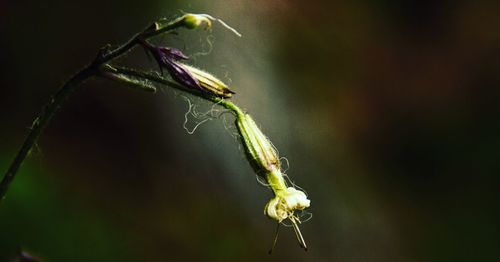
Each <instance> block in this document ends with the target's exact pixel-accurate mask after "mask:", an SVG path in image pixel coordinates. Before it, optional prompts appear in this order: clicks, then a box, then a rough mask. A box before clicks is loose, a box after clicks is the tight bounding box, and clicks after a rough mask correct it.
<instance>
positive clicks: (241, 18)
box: [0, 0, 500, 261]
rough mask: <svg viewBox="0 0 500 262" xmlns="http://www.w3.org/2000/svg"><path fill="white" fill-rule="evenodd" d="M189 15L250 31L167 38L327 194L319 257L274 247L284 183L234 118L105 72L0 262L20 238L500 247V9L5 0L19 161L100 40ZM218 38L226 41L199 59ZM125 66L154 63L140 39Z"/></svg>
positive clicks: (8, 87)
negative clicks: (192, 107) (275, 188)
mask: <svg viewBox="0 0 500 262" xmlns="http://www.w3.org/2000/svg"><path fill="white" fill-rule="evenodd" d="M179 10H183V11H186V12H194V13H209V14H212V15H214V16H216V17H220V18H222V19H224V20H225V21H226V22H227V23H228V24H230V25H232V26H234V27H235V28H237V29H238V30H239V31H240V32H241V33H242V34H243V37H242V38H238V37H235V36H234V35H232V34H230V33H229V32H228V31H225V30H223V29H222V28H221V27H220V26H218V25H217V24H216V25H215V27H214V29H213V31H212V32H204V31H194V32H192V31H190V32H188V31H186V30H179V35H178V36H167V37H165V38H164V39H158V41H159V42H161V43H163V44H165V45H171V46H176V47H178V48H181V49H183V50H184V51H185V53H187V54H188V55H191V56H194V57H195V59H194V60H193V61H192V62H193V63H194V64H196V65H197V66H199V67H201V68H204V69H206V70H208V71H210V72H212V73H214V74H215V75H217V76H219V77H220V78H222V79H224V81H227V82H230V83H231V86H233V87H234V90H235V91H236V93H237V94H236V95H235V97H234V101H235V102H236V103H237V104H239V105H241V106H242V107H243V108H245V109H246V110H247V111H248V112H250V113H251V114H252V115H253V117H254V119H255V120H256V121H257V122H258V123H259V124H260V126H261V127H262V130H263V131H264V133H265V134H267V135H268V136H269V137H270V139H271V140H272V142H273V143H274V144H275V145H276V147H277V148H278V149H279V151H280V154H281V155H282V156H286V157H287V159H288V160H289V162H290V168H289V169H288V172H287V173H288V174H289V175H290V176H291V177H292V179H293V180H294V181H295V182H296V183H297V184H298V185H300V186H301V187H303V188H305V189H306V191H307V192H308V194H309V197H310V199H311V200H312V205H311V208H310V211H311V212H312V213H313V219H312V220H310V221H309V222H307V223H304V224H303V225H302V230H303V234H304V236H305V238H306V241H307V243H308V245H309V247H310V250H309V251H308V252H307V253H306V252H304V251H303V250H301V249H300V248H299V247H298V244H297V243H296V240H295V239H294V236H293V232H292V230H291V229H285V230H282V232H281V234H280V239H279V242H278V246H277V248H276V250H275V252H274V253H273V255H271V256H269V255H268V254H267V250H268V248H269V247H270V245H271V242H272V238H273V233H274V228H275V224H274V223H273V222H272V221H270V220H268V219H267V218H265V217H264V215H263V212H262V209H263V207H264V205H265V203H266V201H267V200H268V199H269V198H270V197H271V193H270V192H269V190H268V189H266V188H264V187H262V186H260V185H259V184H258V183H257V182H256V179H255V175H254V174H253V172H252V170H251V168H250V166H249V165H248V163H247V162H246V160H245V158H244V154H243V152H242V150H241V149H240V148H239V147H238V143H237V141H236V140H235V139H234V138H232V137H231V133H232V132H233V131H234V130H233V129H231V125H230V126H229V128H225V127H224V125H223V122H222V120H213V121H209V122H208V123H206V124H204V125H202V126H201V127H200V128H199V129H198V130H197V131H196V132H195V133H194V134H193V135H189V134H187V133H186V131H185V130H184V129H183V128H182V125H183V121H184V113H185V112H186V111H187V104H186V102H185V101H184V99H183V98H182V97H181V96H180V95H181V94H180V93H178V92H174V91H170V90H166V91H165V92H158V93H157V94H155V95H152V94H146V93H142V92H140V91H136V90H132V89H128V88H124V87H123V86H122V85H120V84H116V83H112V82H109V81H106V80H95V81H89V82H87V83H86V84H85V85H84V86H82V88H81V89H80V90H79V91H78V92H77V93H76V94H75V95H74V96H73V97H72V98H71V99H70V100H69V101H68V102H67V103H66V104H65V106H64V108H63V109H62V110H61V111H60V112H59V113H58V114H57V115H56V117H55V118H54V119H53V120H52V122H51V123H50V125H49V126H48V128H47V129H46V130H45V132H44V134H43V135H42V137H41V139H40V141H39V143H38V146H37V148H36V149H34V150H33V152H32V154H31V155H30V157H29V158H28V159H27V161H26V162H25V164H24V165H23V166H22V168H21V170H20V172H19V174H18V177H16V179H15V181H14V183H13V184H12V188H11V190H10V191H9V193H8V195H7V198H6V199H5V200H4V201H3V202H2V203H1V204H0V261H8V259H9V258H11V257H13V256H14V255H15V254H16V252H17V250H19V248H22V249H23V250H26V251H29V252H30V253H31V254H34V255H36V256H39V257H40V258H42V259H44V260H45V261H191V260H193V261H229V260H233V261H285V260H287V261H496V260H499V259H500V255H499V250H500V223H499V222H498V221H500V212H499V211H500V209H499V205H498V199H500V190H499V185H500V183H499V182H500V179H499V176H498V174H499V172H500V161H499V159H500V120H499V115H500V86H499V83H500V72H499V69H500V31H499V30H498V28H500V18H499V17H500V16H498V14H499V13H500V4H499V3H495V2H494V1H428V0H425V1H404V2H403V1H392V0H377V1H326V0H325V1H307V2H306V1H291V0H276V1H261V0H259V1H243V0H237V1H150V0H148V1H117V0H112V1H94V0H89V1H83V0H77V1H56V0H47V1H22V0H20V1H17V0H16V1H14V0H4V1H1V2H0V32H1V34H0V49H1V50H2V52H0V53H1V54H0V58H1V61H2V63H1V65H0V69H1V70H0V105H2V110H0V123H2V128H1V129H0V168H1V170H5V169H6V168H7V166H8V164H9V161H11V160H12V158H13V157H14V154H15V153H16V151H17V149H18V147H19V146H20V145H21V143H22V141H23V138H24V136H25V135H26V133H27V131H28V127H29V126H30V124H31V122H32V120H33V119H34V116H35V115H36V114H37V113H38V112H39V111H40V109H41V107H42V106H43V105H44V104H45V103H46V102H47V101H48V99H49V98H50V95H51V94H52V93H53V92H54V91H56V90H57V88H58V86H59V85H60V84H61V83H63V81H64V80H65V79H67V78H68V77H69V76H70V75H71V74H73V73H74V72H76V71H77V70H78V69H79V68H80V67H81V66H82V65H84V64H86V63H88V62H89V61H90V60H91V59H92V58H93V57H94V56H95V54H96V52H97V50H98V49H99V48H100V47H101V46H103V45H105V44H107V43H111V44H118V43H121V42H123V41H125V40H126V39H128V38H129V37H130V36H131V35H132V34H134V33H135V32H137V31H139V30H141V29H142V28H143V27H145V26H146V25H147V24H149V23H150V22H152V21H154V20H155V19H157V18H160V17H175V16H177V15H179V14H180V11H179ZM208 41H211V42H213V50H212V51H211V53H210V54H209V55H206V56H203V55H196V54H197V53H200V52H203V51H206V50H208V48H209V44H208ZM122 62H123V63H124V64H129V65H136V66H141V67H142V66H148V67H150V66H152V67H153V68H154V64H153V63H151V62H150V61H148V59H147V58H146V57H145V55H144V52H142V51H141V50H136V52H135V53H133V54H131V55H130V56H128V57H127V58H125V59H124V60H123V61H122ZM191 98H192V97H191ZM192 100H193V101H194V102H195V103H197V104H199V105H200V106H202V107H205V108H210V105H208V104H206V103H204V102H202V101H199V100H197V99H194V98H192ZM226 117H227V119H226V120H227V121H226V122H227V123H232V122H231V121H232V120H231V117H230V116H229V115H226ZM188 124H189V125H192V124H193V122H192V121H190V122H189V123H188ZM232 127H233V128H234V125H232Z"/></svg>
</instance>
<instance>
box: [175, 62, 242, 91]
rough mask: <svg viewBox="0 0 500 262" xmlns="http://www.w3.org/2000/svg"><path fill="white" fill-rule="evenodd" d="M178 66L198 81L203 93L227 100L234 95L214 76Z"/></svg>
mask: <svg viewBox="0 0 500 262" xmlns="http://www.w3.org/2000/svg"><path fill="white" fill-rule="evenodd" d="M179 65H182V66H183V67H184V69H186V71H188V72H189V73H190V74H191V75H192V76H193V78H194V79H196V81H198V84H199V86H200V87H201V89H202V90H203V91H204V92H207V93H209V94H213V95H215V96H218V97H224V98H229V97H231V96H232V95H233V94H234V92H233V91H232V90H231V89H229V87H228V86H227V85H226V84H224V82H222V81H221V80H219V79H218V78H216V77H215V76H213V75H211V74H209V73H207V72H205V71H203V70H200V69H198V68H196V67H192V66H189V65H186V64H181V63H179Z"/></svg>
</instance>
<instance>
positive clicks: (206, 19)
mask: <svg viewBox="0 0 500 262" xmlns="http://www.w3.org/2000/svg"><path fill="white" fill-rule="evenodd" d="M183 20H184V26H186V27H187V28H189V29H195V28H198V27H200V26H201V25H202V24H206V26H205V29H209V28H210V27H212V21H211V20H213V18H212V17H211V16H209V15H204V14H185V15H184V16H183Z"/></svg>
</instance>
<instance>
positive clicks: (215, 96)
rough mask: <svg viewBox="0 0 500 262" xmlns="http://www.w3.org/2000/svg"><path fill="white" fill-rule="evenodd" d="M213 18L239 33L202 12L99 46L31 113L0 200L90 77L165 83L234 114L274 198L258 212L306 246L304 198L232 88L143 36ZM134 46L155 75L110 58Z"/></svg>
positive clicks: (150, 86)
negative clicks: (155, 69)
mask: <svg viewBox="0 0 500 262" xmlns="http://www.w3.org/2000/svg"><path fill="white" fill-rule="evenodd" d="M215 21H217V22H219V23H220V24H221V25H222V26H224V27H225V28H227V29H229V30H230V31H231V32H233V33H235V34H236V35H238V36H241V35H240V34H239V33H238V32H237V31H236V30H234V29H233V28H231V27H229V26H228V25H227V24H225V23H224V22H223V21H222V20H220V19H216V18H213V17H212V16H209V15H206V14H184V15H183V16H181V17H179V18H177V19H174V20H173V21H165V20H160V21H157V22H155V23H153V24H152V25H151V26H149V27H147V28H146V29H144V30H143V31H142V32H139V33H137V34H136V35H134V36H133V37H132V38H131V39H130V40H128V41H127V42H126V43H124V44H123V45H121V46H119V47H117V48H116V49H111V48H110V47H109V46H106V47H103V48H102V49H101V50H100V51H99V52H98V54H97V56H96V57H95V59H94V60H93V61H92V62H91V63H90V64H88V65H87V66H85V67H84V68H83V69H81V70H80V71H79V72H78V73H77V74H75V75H74V76H73V77H71V78H70V79H69V80H68V81H67V82H65V83H64V84H63V85H62V87H61V88H60V89H59V91H57V92H56V93H55V94H54V96H53V97H52V98H51V99H50V101H49V103H48V104H47V105H46V106H45V107H44V108H43V110H42V112H41V113H40V115H39V116H38V117H37V118H35V120H34V121H33V124H32V126H31V129H30V133H29V134H28V136H27V137H26V139H25V141H24V143H23V145H22V146H21V149H20V150H19V152H18V154H17V155H16V157H15V158H14V160H13V162H12V163H11V165H10V166H9V168H8V170H7V172H6V173H5V176H4V177H3V179H2V181H1V182H0V200H3V199H4V197H5V194H6V192H7V190H8V188H9V186H10V184H11V183H12V181H13V179H14V177H15V175H16V173H17V171H18V169H19V167H20V165H21V163H22V162H23V161H24V159H25V158H26V156H27V155H28V154H29V152H30V150H31V149H32V147H33V145H34V144H35V143H36V141H37V139H38V137H39V136H40V134H41V132H42V131H43V129H44V128H45V127H46V126H47V124H48V123H49V121H50V120H51V118H52V116H53V115H54V114H55V113H56V112H57V110H58V109H59V108H60V106H61V105H62V103H63V102H64V100H65V99H66V98H68V97H69V96H70V95H71V94H72V93H73V92H74V91H75V89H76V87H77V86H79V85H80V84H81V83H83V82H84V81H87V80H89V79H92V78H96V77H104V78H107V79H111V80H114V81H118V82H123V83H126V84H128V85H130V86H132V87H136V88H139V89H141V90H144V91H150V92H155V91H156V90H157V87H158V86H160V85H166V86H169V87H173V88H176V89H180V90H182V91H185V92H188V93H190V94H192V95H195V96H198V97H201V98H203V99H205V100H208V101H210V102H212V103H214V105H217V106H221V107H224V108H226V109H228V110H230V111H231V112H233V114H234V115H235V117H236V120H235V125H236V127H237V130H238V133H239V135H240V138H241V143H242V145H243V148H244V150H245V154H246V156H247V159H248V162H249V163H250V165H251V166H252V168H253V170H254V171H255V173H256V174H257V175H258V176H259V177H261V178H263V179H265V180H266V185H268V186H269V188H270V189H271V190H272V192H273V194H274V197H273V198H271V200H269V202H268V203H267V204H266V206H265V208H264V214H265V215H266V216H267V217H269V218H271V219H273V220H275V221H277V223H278V228H279V225H280V224H281V223H283V222H284V221H289V222H291V225H292V227H293V229H294V231H295V233H296V236H297V239H298V241H299V244H300V246H301V247H303V248H304V249H306V250H307V247H306V244H305V241H304V238H303V237H302V234H301V232H300V230H299V227H298V225H299V224H300V223H301V220H300V219H299V217H298V215H297V212H298V211H302V210H304V209H306V208H308V207H309V205H310V200H309V199H307V196H306V194H305V193H304V192H303V191H301V190H300V189H298V188H296V187H295V185H293V184H292V186H289V185H287V182H286V180H285V176H284V174H283V171H282V167H281V163H280V157H279V156H278V154H277V150H276V149H275V148H274V147H273V145H272V144H271V142H270V141H269V139H268V138H267V137H266V136H265V135H264V134H263V133H262V131H261V130H260V129H259V127H258V126H257V124H256V123H255V121H254V120H253V119H252V117H251V116H250V115H249V114H247V113H246V112H244V111H243V110H242V109H240V108H239V107H238V106H237V105H235V104H234V103H232V102H231V101H229V100H228V99H230V98H231V97H232V95H234V94H235V92H234V91H233V90H232V89H230V88H229V86H228V85H226V84H225V83H224V82H222V81H221V80H219V79H218V78H216V77H215V76H213V75H212V74H210V73H208V72H205V71H203V70H201V69H198V68H195V67H193V66H190V65H188V64H187V63H185V62H181V61H187V60H189V57H188V56H186V55H185V54H183V53H182V52H181V51H180V50H177V49H175V48H172V47H164V46H155V45H153V44H151V43H150V42H149V41H148V39H150V38H153V37H155V36H158V35H161V34H166V33H170V32H172V31H173V30H175V29H178V28H187V29H196V28H205V29H208V28H210V27H211V26H212V22H215ZM137 46H142V47H143V48H144V49H145V50H146V51H147V52H148V53H149V54H151V55H152V56H153V58H154V59H155V60H156V62H157V63H158V66H159V68H160V71H161V74H158V73H155V72H149V71H143V70H139V69H132V68H126V67H121V66H118V65H115V64H114V63H113V62H114V61H115V60H116V59H117V58H119V57H122V56H124V55H125V54H127V53H128V52H130V51H131V50H132V49H134V48H135V47H137ZM164 70H165V71H167V72H168V75H169V76H170V79H169V78H167V77H164V76H163V71H164ZM276 237H277V234H276ZM275 243H276V238H275V241H274V244H275ZM274 244H273V247H274Z"/></svg>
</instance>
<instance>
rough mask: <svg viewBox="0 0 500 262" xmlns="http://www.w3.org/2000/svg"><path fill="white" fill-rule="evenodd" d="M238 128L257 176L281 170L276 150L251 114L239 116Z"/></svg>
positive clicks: (237, 118) (237, 120)
mask: <svg viewBox="0 0 500 262" xmlns="http://www.w3.org/2000/svg"><path fill="white" fill-rule="evenodd" d="M236 126H237V127H238V131H239V132H240V134H241V140H242V142H243V145H244V147H245V152H246V155H247V158H248V160H249V162H250V164H251V165H252V167H253V169H254V170H255V172H256V173H257V174H259V175H264V174H266V173H269V172H272V171H273V170H276V169H279V168H280V162H279V157H278V154H277V153H276V150H275V149H274V147H273V145H272V144H271V142H270V141H269V139H268V138H267V137H266V136H265V135H264V134H263V133H262V131H260V129H259V127H258V126H257V124H255V122H254V121H253V119H252V117H250V115H249V114H241V115H238V116H237V117H236Z"/></svg>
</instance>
